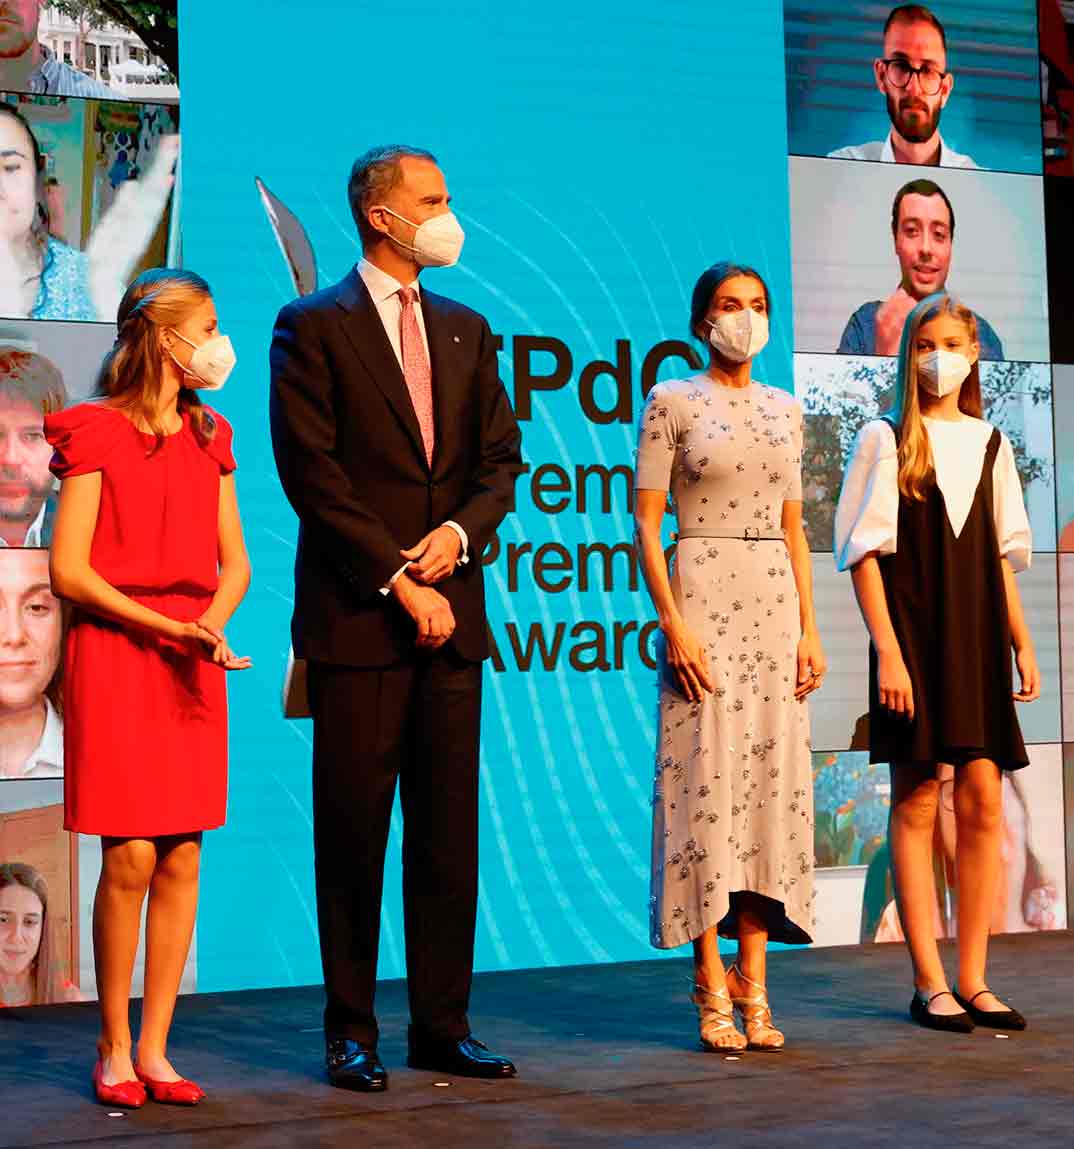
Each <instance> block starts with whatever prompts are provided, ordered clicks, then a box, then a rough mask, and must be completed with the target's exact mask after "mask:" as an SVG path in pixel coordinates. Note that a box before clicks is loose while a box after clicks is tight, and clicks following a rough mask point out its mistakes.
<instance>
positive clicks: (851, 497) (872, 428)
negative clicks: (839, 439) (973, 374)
mask: <svg viewBox="0 0 1074 1149" xmlns="http://www.w3.org/2000/svg"><path fill="white" fill-rule="evenodd" d="M924 422H925V429H926V431H927V433H928V437H929V445H930V446H931V448H932V462H933V466H934V468H935V470H936V485H937V486H938V487H939V488H940V491H941V493H942V494H943V501H944V504H945V506H946V508H947V518H948V521H949V522H950V524H951V530H952V531H953V532H954V535H955V537H956V538H957V537H958V536H959V535H960V534H961V533H962V528H963V527H964V526H965V525H966V519H967V517H968V516H969V513H970V508H971V507H972V506H973V500H974V497H975V495H976V494H977V485H978V482H979V480H980V477H981V467H982V466H983V465H984V457H985V451H986V450H987V448H988V440H989V439H990V438H991V436H992V425H991V424H990V423H986V422H985V421H984V420H983V419H973V418H971V417H969V416H965V417H964V418H962V419H958V420H955V421H952V420H949V419H930V418H928V417H925V419H924ZM992 515H993V518H994V520H995V524H996V538H997V539H998V541H999V553H1000V554H1001V555H1002V556H1003V557H1004V558H1005V559H1007V561H1008V562H1009V563H1010V564H1011V567H1012V568H1013V569H1014V570H1015V571H1023V570H1028V568H1029V565H1030V563H1031V562H1032V556H1033V538H1032V534H1031V532H1030V529H1029V518H1028V516H1027V515H1026V508H1025V502H1024V501H1023V499H1022V483H1021V480H1020V479H1019V478H1018V469H1017V467H1016V466H1015V462H1014V451H1013V450H1012V448H1011V444H1010V440H1009V439H1008V438H1007V436H1006V435H1003V434H1002V433H1001V437H1000V445H999V451H997V452H996V461H995V464H994V465H993V467H992ZM898 524H899V459H898V448H897V446H896V443H895V432H894V431H893V430H892V429H891V424H890V423H888V422H887V421H886V420H884V419H874V420H872V421H871V422H869V423H866V424H865V426H864V427H862V429H861V430H860V431H859V432H858V438H857V441H856V442H855V444H854V450H853V452H852V454H851V457H850V462H849V464H848V465H847V471H846V476H845V477H844V479H843V490H842V492H841V493H840V495H839V506H838V507H837V508H836V512H835V563H836V567H837V568H838V569H839V570H841V571H845V570H849V568H850V567H852V566H854V565H855V564H856V563H859V562H861V560H862V559H863V558H865V556H866V555H868V554H878V555H890V554H894V553H895V550H896V548H897V545H898Z"/></svg>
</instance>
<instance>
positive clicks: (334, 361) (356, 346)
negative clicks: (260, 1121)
mask: <svg viewBox="0 0 1074 1149" xmlns="http://www.w3.org/2000/svg"><path fill="white" fill-rule="evenodd" d="M348 195H349V198H350V204H351V211H352V213H353V215H354V218H355V222H356V223H357V225H358V233H359V236H360V238H361V242H362V249H363V253H364V257H363V259H362V260H361V261H360V262H359V263H358V265H357V266H356V267H355V268H354V269H353V270H352V271H351V272H350V273H349V274H348V275H347V276H346V277H345V278H344V279H343V280H342V282H340V283H338V284H336V285H335V286H334V287H330V288H328V289H327V290H324V291H320V292H317V293H316V294H313V295H309V296H306V297H305V298H302V299H299V300H296V301H295V302H293V303H290V304H288V305H287V306H286V307H285V308H284V309H283V310H282V311H281V312H280V314H279V318H278V319H277V321H276V329H275V332H274V333H273V340H272V351H271V367H272V395H271V418H272V440H273V447H274V450H275V455H276V466H277V469H278V470H279V474H280V480H281V482H282V483H283V487H284V490H285V492H286V493H287V497H288V499H289V500H290V502H291V505H292V506H293V507H294V509H295V511H296V512H297V514H298V517H299V520H300V528H299V541H298V556H297V559H296V562H295V609H294V618H293V622H292V638H293V642H294V646H295V654H296V656H297V657H298V658H304V659H306V660H307V663H308V688H309V699H310V709H311V712H312V714H313V729H314V746H313V812H314V845H315V851H316V873H317V913H318V920H319V925H320V937H321V958H322V962H323V966H324V978H325V990H326V996H327V1003H326V1008H325V1040H326V1044H327V1068H328V1075H329V1079H330V1080H331V1082H332V1083H333V1084H334V1085H339V1086H342V1087H344V1088H348V1089H363V1090H379V1089H383V1088H384V1087H385V1086H386V1084H387V1076H386V1074H385V1071H384V1067H383V1065H382V1064H381V1062H380V1060H379V1058H378V1056H377V1052H376V1050H377V1023H376V1018H375V1016H374V1012H373V993H374V983H375V978H376V970H377V944H378V938H379V928H380V903H381V888H382V883H383V870H384V851H385V846H386V843H387V837H388V828H389V819H390V815H391V809H392V801H393V798H394V794H395V785H396V779H397V778H398V779H399V785H400V794H401V799H402V808H403V823H404V841H403V898H404V915H405V924H406V957H407V981H408V990H409V996H410V1015H411V1026H410V1030H409V1057H408V1061H407V1064H408V1065H410V1066H412V1067H414V1068H423V1069H435V1070H438V1071H440V1072H445V1073H458V1074H464V1075H467V1076H475V1077H510V1076H513V1075H514V1073H515V1067H514V1066H513V1065H512V1064H511V1062H510V1061H508V1060H507V1059H506V1058H502V1057H496V1056H494V1055H493V1054H491V1053H489V1051H488V1050H487V1048H486V1047H485V1046H484V1045H482V1043H481V1042H479V1041H477V1040H476V1039H475V1038H474V1037H473V1036H472V1035H471V1033H470V1026H469V1022H468V1020H467V1008H468V1002H469V995H470V983H471V977H472V966H473V943H474V925H475V918H476V903H477V805H478V801H477V763H478V741H479V727H480V715H481V674H482V667H481V663H482V660H483V659H484V658H486V657H487V655H488V652H489V651H488V631H487V626H486V620H485V599H484V585H483V581H482V571H481V553H482V551H483V550H484V549H485V546H486V544H487V543H488V542H489V540H490V539H491V538H492V536H493V534H494V532H495V531H496V528H497V527H498V526H499V523H500V521H501V520H502V519H503V517H504V515H505V513H506V512H507V511H508V510H509V508H510V505H511V501H512V495H513V485H514V479H515V477H516V475H517V473H518V471H519V468H520V466H521V456H520V453H519V443H520V436H519V430H518V424H517V423H516V421H515V417H514V413H513V412H512V410H511V406H510V403H509V402H508V399H507V395H506V393H505V392H504V388H503V385H502V384H501V383H500V380H499V376H498V373H497V364H496V347H495V344H494V341H493V337H492V334H491V332H490V331H489V327H488V324H487V323H486V322H485V320H484V319H483V318H482V317H481V316H480V315H478V314H476V313H475V312H473V311H471V310H470V309H469V308H467V307H463V306H462V305H461V304H458V303H455V302H453V301H452V300H449V299H445V298H443V297H442V296H438V295H433V294H432V293H431V292H428V291H425V290H424V288H419V285H418V275H419V273H420V271H421V269H422V268H423V267H428V266H447V265H449V264H451V263H454V262H455V260H456V259H457V258H458V253H459V249H460V248H461V244H462V230H461V228H460V227H459V225H458V223H457V222H456V220H455V216H454V215H453V214H452V212H451V211H450V208H449V198H448V194H447V187H446V185H445V182H444V176H443V173H442V172H441V171H440V169H439V167H438V166H437V164H436V161H435V159H434V158H433V156H431V155H430V154H429V153H428V152H424V151H422V150H420V149H417V148H407V147H390V148H376V149H373V150H372V151H370V152H367V153H366V154H365V155H363V156H361V157H359V159H358V160H356V161H355V163H354V167H353V169H352V171H351V177H350V184H349V187H348Z"/></svg>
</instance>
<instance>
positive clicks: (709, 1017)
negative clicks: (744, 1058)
mask: <svg viewBox="0 0 1074 1149" xmlns="http://www.w3.org/2000/svg"><path fill="white" fill-rule="evenodd" d="M693 986H694V992H693V993H692V994H691V995H690V1000H691V1001H692V1002H693V1003H694V1005H696V1006H697V1020H698V1028H699V1031H700V1038H701V1044H702V1045H703V1046H704V1047H705V1048H706V1049H711V1050H712V1051H713V1052H714V1053H741V1052H742V1050H744V1049H745V1048H746V1038H745V1037H744V1036H743V1035H742V1034H741V1033H740V1032H739V1030H738V1029H737V1028H736V1026H735V1010H734V1006H733V1005H732V1004H731V998H730V995H729V994H728V992H727V986H726V985H725V986H723V987H721V988H720V989H709V988H708V986H705V985H700V984H699V983H698V982H694V983H693ZM725 1034H727V1035H733V1036H734V1040H733V1041H726V1042H724V1043H720V1042H717V1040H716V1038H717V1037H722V1036H723V1035H725Z"/></svg>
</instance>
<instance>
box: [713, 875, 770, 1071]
mask: <svg viewBox="0 0 1074 1149" xmlns="http://www.w3.org/2000/svg"><path fill="white" fill-rule="evenodd" d="M739 897H740V898H742V899H743V903H742V904H745V905H749V898H750V895H749V894H740V895H739ZM767 956H768V927H767V926H766V925H765V920H764V918H763V916H762V915H761V914H759V913H756V912H754V911H753V910H749V909H742V908H740V909H739V911H738V958H737V960H736V961H735V964H734V965H733V966H732V967H731V969H729V970H728V971H727V988H728V990H729V991H730V993H731V997H732V999H733V1000H734V1001H735V1003H736V1005H737V1006H738V1008H739V1009H740V1010H741V1012H742V1020H743V1022H744V1023H745V1028H746V1036H747V1037H748V1038H749V1040H750V1046H751V1048H767V1049H779V1048H782V1046H783V1034H782V1033H781V1032H780V1031H779V1030H778V1029H776V1027H775V1025H774V1024H773V1023H772V1014H771V1011H770V1010H769V1009H768V1004H767V1001H768V995H767V993H766V991H765V977H766V974H767V962H766V959H767Z"/></svg>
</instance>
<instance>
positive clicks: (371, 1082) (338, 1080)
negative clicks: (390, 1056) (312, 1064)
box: [324, 1037, 388, 1093]
mask: <svg viewBox="0 0 1074 1149" xmlns="http://www.w3.org/2000/svg"><path fill="white" fill-rule="evenodd" d="M324 1067H325V1069H327V1070H328V1080H329V1083H330V1084H332V1085H334V1086H336V1088H338V1089H356V1090H358V1091H359V1092H361V1093H380V1092H382V1091H383V1090H385V1089H387V1088H388V1073H387V1071H386V1070H385V1068H384V1065H383V1063H382V1062H381V1060H380V1058H379V1057H378V1056H377V1051H376V1050H375V1049H369V1048H367V1047H366V1046H364V1045H363V1044H362V1043H361V1042H360V1041H354V1040H353V1039H351V1038H349V1037H330V1038H329V1039H328V1042H327V1045H326V1049H325V1057H324Z"/></svg>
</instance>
